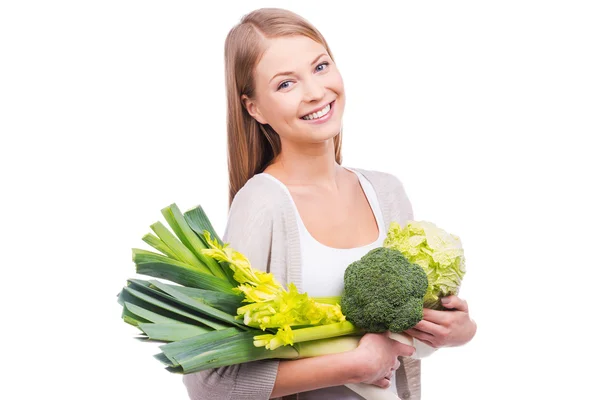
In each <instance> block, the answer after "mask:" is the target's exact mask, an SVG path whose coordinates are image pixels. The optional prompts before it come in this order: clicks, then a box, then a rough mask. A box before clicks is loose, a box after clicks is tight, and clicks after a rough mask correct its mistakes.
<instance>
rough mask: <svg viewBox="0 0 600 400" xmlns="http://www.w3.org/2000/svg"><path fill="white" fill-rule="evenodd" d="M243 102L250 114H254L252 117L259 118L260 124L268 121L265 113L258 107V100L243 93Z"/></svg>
mask: <svg viewBox="0 0 600 400" xmlns="http://www.w3.org/2000/svg"><path fill="white" fill-rule="evenodd" d="M242 104H243V105H244V107H245V108H246V110H247V111H248V114H250V116H252V118H254V119H255V120H257V121H258V122H259V123H260V124H263V125H264V124H266V123H267V121H266V120H265V119H264V117H263V115H262V114H261V112H260V110H259V109H258V106H257V104H256V102H254V101H253V100H251V99H250V98H249V97H248V96H246V95H245V94H243V95H242Z"/></svg>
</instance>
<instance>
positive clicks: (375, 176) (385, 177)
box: [348, 167, 403, 191]
mask: <svg viewBox="0 0 600 400" xmlns="http://www.w3.org/2000/svg"><path fill="white" fill-rule="evenodd" d="M348 168H350V169H352V170H354V171H356V172H359V173H361V174H362V175H363V176H364V177H365V178H367V180H368V181H369V182H370V183H371V185H373V187H374V188H375V190H376V191H381V190H397V189H403V184H402V181H401V180H400V179H399V178H398V177H397V176H396V175H394V174H392V173H390V172H384V171H378V170H372V169H364V168H354V167H348Z"/></svg>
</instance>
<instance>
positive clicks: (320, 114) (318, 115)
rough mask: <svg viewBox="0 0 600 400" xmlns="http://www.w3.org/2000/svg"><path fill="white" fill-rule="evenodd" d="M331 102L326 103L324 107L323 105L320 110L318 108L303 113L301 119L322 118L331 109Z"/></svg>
mask: <svg viewBox="0 0 600 400" xmlns="http://www.w3.org/2000/svg"><path fill="white" fill-rule="evenodd" d="M332 103H333V102H332ZM332 103H329V104H327V105H326V106H325V107H323V108H322V109H321V110H319V111H317V112H314V113H311V114H307V115H305V116H304V117H302V119H303V120H305V121H311V120H313V119H319V118H323V117H324V116H326V115H327V114H328V113H329V111H331V104H332Z"/></svg>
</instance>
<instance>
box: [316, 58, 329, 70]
mask: <svg viewBox="0 0 600 400" xmlns="http://www.w3.org/2000/svg"><path fill="white" fill-rule="evenodd" d="M321 65H325V66H327V65H329V62H327V61H325V62H322V63H321V64H319V65H317V69H318V68H319V67H320V66H321ZM318 71H319V72H320V71H323V69H320V70H319V69H318Z"/></svg>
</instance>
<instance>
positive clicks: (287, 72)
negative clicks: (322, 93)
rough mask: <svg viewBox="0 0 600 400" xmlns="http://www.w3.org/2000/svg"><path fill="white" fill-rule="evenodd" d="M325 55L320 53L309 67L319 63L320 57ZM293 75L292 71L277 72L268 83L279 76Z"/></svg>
mask: <svg viewBox="0 0 600 400" xmlns="http://www.w3.org/2000/svg"><path fill="white" fill-rule="evenodd" d="M326 55H327V53H322V54H319V55H318V56H317V58H315V60H314V61H313V62H311V63H310V65H313V64H314V63H316V62H317V61H319V59H320V58H321V57H323V56H326ZM293 74H294V72H293V71H285V72H279V73H277V74H275V75H273V77H272V78H271V80H270V81H269V83H271V82H272V81H273V79H275V78H277V77H278V76H280V75H293Z"/></svg>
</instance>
